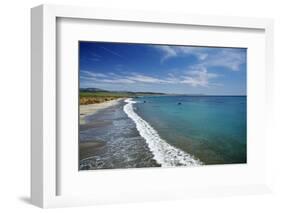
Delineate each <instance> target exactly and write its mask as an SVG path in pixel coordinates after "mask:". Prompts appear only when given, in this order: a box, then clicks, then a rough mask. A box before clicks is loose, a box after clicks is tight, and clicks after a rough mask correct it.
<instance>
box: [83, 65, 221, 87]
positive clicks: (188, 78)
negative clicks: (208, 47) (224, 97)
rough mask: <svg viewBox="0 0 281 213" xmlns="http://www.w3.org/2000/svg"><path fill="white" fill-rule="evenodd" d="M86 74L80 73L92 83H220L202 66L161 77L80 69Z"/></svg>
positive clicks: (216, 75) (203, 84)
mask: <svg viewBox="0 0 281 213" xmlns="http://www.w3.org/2000/svg"><path fill="white" fill-rule="evenodd" d="M81 72H82V73H84V74H86V76H84V75H81V76H80V79H82V80H83V81H91V82H94V83H109V84H137V83H142V84H186V85H188V86H192V87H209V86H215V85H220V84H219V83H216V82H211V80H212V79H215V78H217V77H218V76H219V75H218V74H216V73H209V72H208V71H207V69H206V68H204V67H203V66H196V67H193V68H192V69H191V70H187V71H184V72H181V75H175V74H173V73H168V74H167V75H166V76H163V77H161V78H160V77H153V76H149V75H144V74H138V73H127V74H125V73H124V74H122V75H120V74H116V73H112V72H111V73H108V74H107V75H106V74H102V73H92V72H89V71H81Z"/></svg>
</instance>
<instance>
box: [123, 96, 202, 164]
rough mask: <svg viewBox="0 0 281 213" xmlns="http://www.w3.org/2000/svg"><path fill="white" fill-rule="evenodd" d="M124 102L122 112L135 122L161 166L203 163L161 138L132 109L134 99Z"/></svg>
mask: <svg viewBox="0 0 281 213" xmlns="http://www.w3.org/2000/svg"><path fill="white" fill-rule="evenodd" d="M125 102H126V103H127V104H125V105H124V108H123V109H124V112H125V113H126V114H127V115H128V117H129V118H131V119H132V120H133V121H134V122H135V124H136V128H137V130H138V132H139V134H140V135H141V136H142V137H143V138H144V139H145V141H146V143H147V144H148V147H149V149H150V151H151V152H152V153H153V155H154V159H155V160H156V161H157V162H158V163H159V164H161V166H163V167H172V166H197V165H202V164H203V163H202V162H201V161H200V160H198V159H195V158H194V157H193V156H192V155H190V154H188V153H186V152H184V151H182V150H180V149H178V148H176V147H174V146H172V145H170V144H168V143H167V142H166V141H165V140H164V139H162V138H161V137H160V136H159V134H158V133H157V131H156V130H155V129H153V127H152V126H151V125H150V124H149V123H148V122H146V121H145V120H143V119H142V118H141V117H140V116H139V115H138V114H137V113H135V111H134V109H133V104H134V103H136V102H135V101H133V100H132V99H131V98H128V99H126V100H125Z"/></svg>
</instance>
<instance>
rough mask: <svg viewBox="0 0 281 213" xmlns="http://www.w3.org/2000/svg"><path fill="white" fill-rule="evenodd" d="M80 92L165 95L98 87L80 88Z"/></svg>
mask: <svg viewBox="0 0 281 213" xmlns="http://www.w3.org/2000/svg"><path fill="white" fill-rule="evenodd" d="M80 93H94V94H108V93H110V94H112V95H113V96H115V95H120V96H134V95H135V96H136V95H165V93H159V92H130V91H110V90H104V89H99V88H80Z"/></svg>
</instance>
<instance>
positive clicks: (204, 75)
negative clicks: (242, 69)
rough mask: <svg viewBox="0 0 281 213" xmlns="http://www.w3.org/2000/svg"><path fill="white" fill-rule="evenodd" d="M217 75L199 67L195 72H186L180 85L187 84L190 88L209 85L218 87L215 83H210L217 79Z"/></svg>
mask: <svg viewBox="0 0 281 213" xmlns="http://www.w3.org/2000/svg"><path fill="white" fill-rule="evenodd" d="M217 77H218V74H216V73H209V72H208V71H207V69H206V68H204V67H201V68H198V69H197V70H191V71H189V72H187V75H186V76H185V77H183V80H182V81H181V83H183V84H188V85H190V86H192V87H197V86H201V87H209V86H211V85H218V84H217V83H211V82H210V80H211V79H214V78H217Z"/></svg>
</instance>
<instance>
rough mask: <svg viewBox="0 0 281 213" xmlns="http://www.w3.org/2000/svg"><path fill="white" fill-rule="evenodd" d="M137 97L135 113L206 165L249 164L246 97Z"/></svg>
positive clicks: (169, 140) (161, 134) (169, 141)
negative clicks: (247, 162)
mask: <svg viewBox="0 0 281 213" xmlns="http://www.w3.org/2000/svg"><path fill="white" fill-rule="evenodd" d="M134 100H135V101H137V103H136V104H134V110H135V111H136V113H137V114H139V115H140V116H141V117H142V118H143V119H144V120H146V121H147V122H149V123H150V125H151V126H152V127H153V128H154V129H155V130H156V131H157V132H158V133H159V135H160V136H161V138H162V139H164V140H166V142H168V143H169V144H171V145H173V146H175V147H177V148H180V149H181V150H183V151H185V152H187V153H189V154H191V155H193V156H194V157H195V158H198V159H199V160H201V161H202V162H203V163H204V164H228V163H246V161H247V143H246V140H247V98H246V96H157V97H156V96H154V97H139V98H136V99H134ZM144 102H145V103H144ZM179 103H181V104H179Z"/></svg>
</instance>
